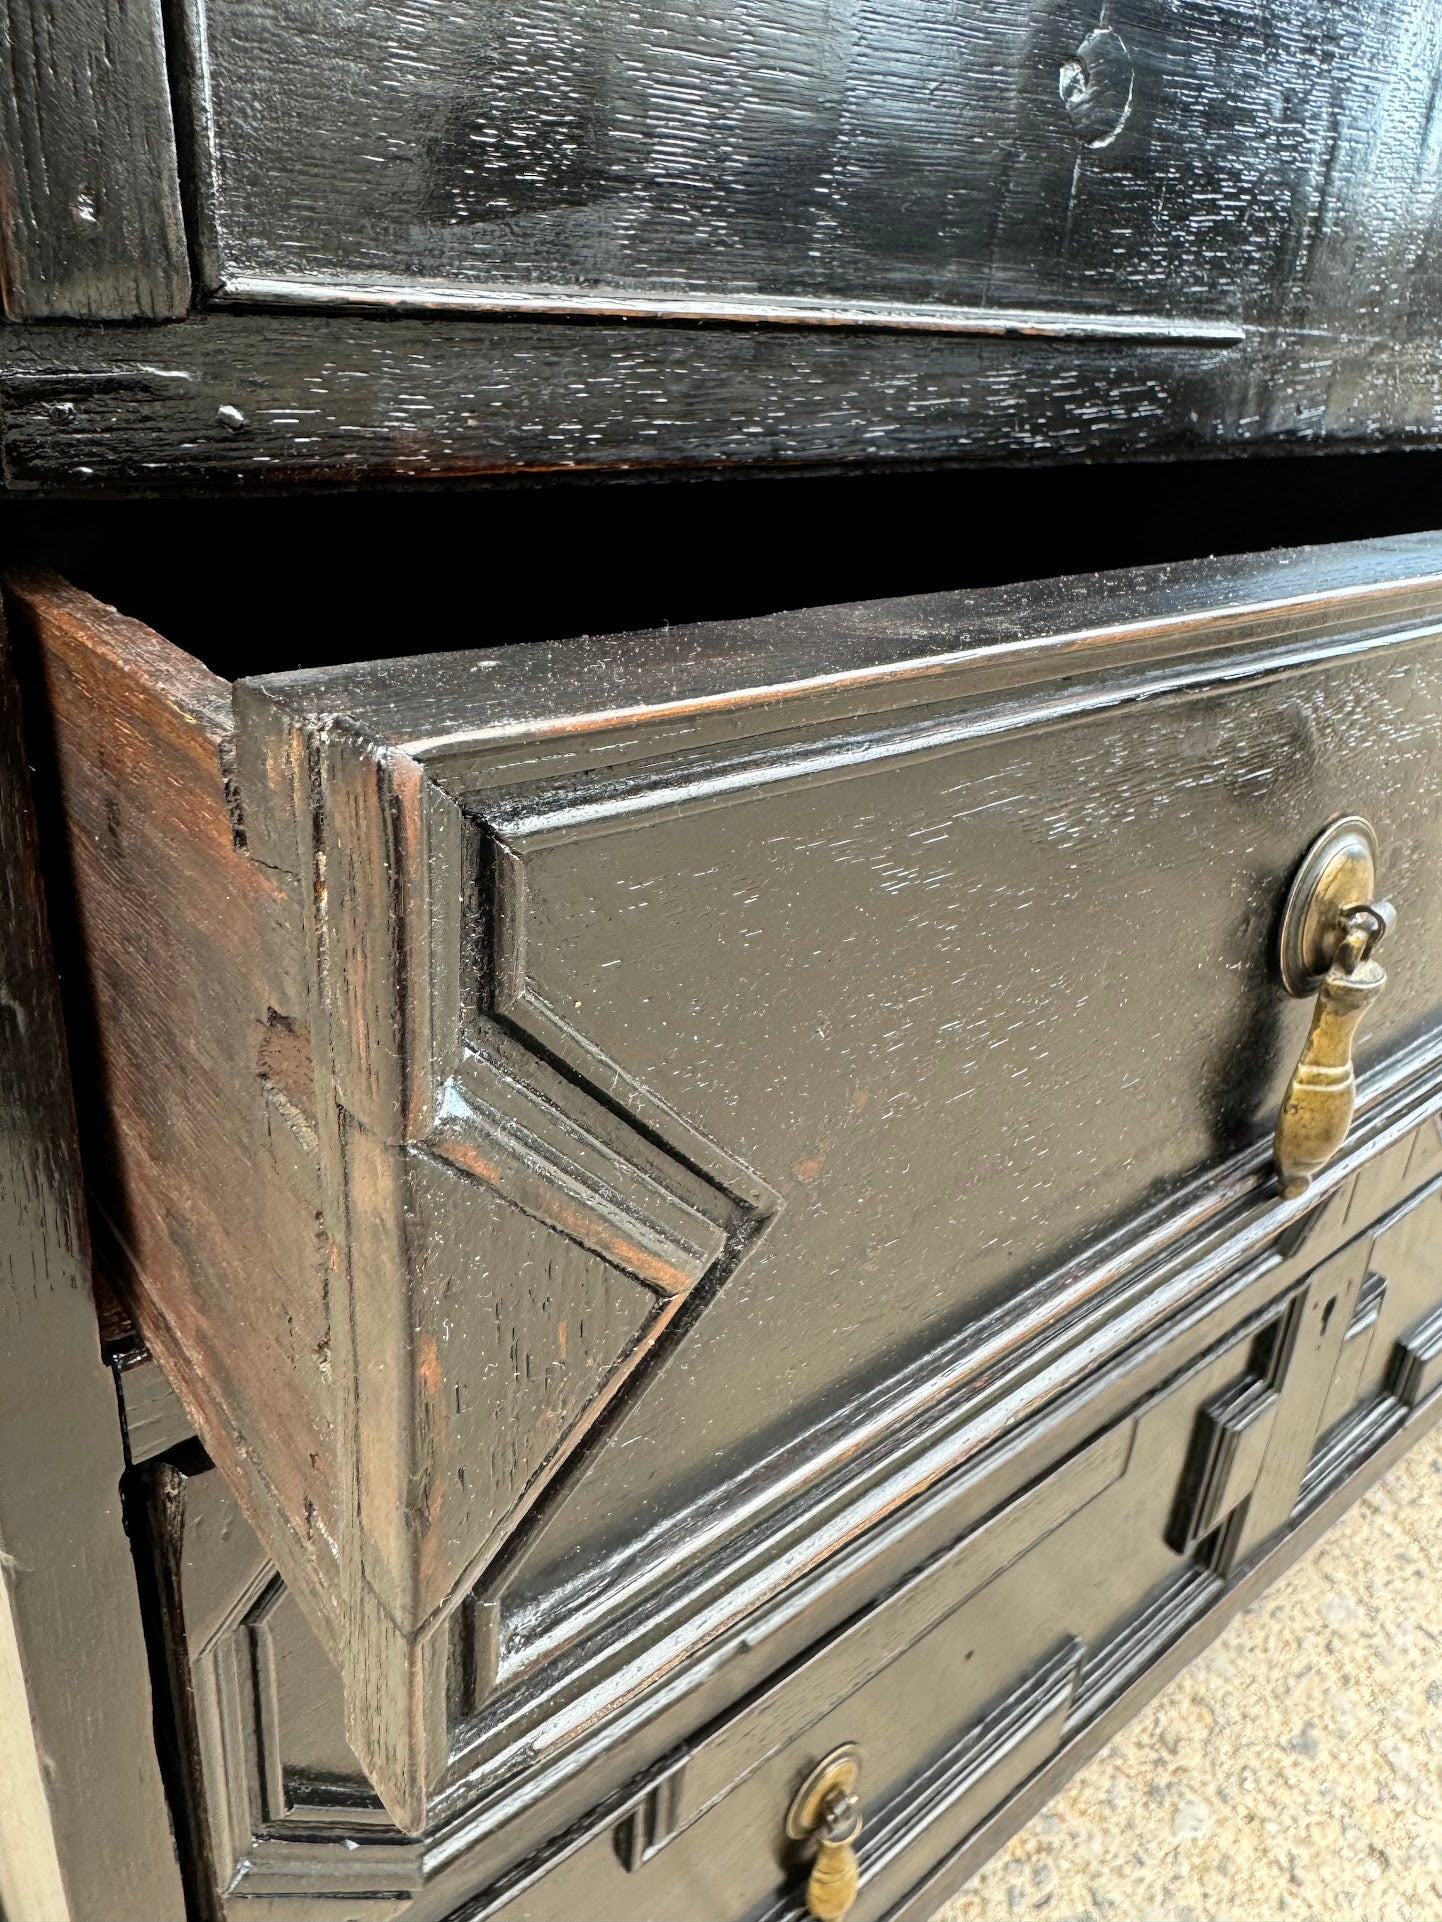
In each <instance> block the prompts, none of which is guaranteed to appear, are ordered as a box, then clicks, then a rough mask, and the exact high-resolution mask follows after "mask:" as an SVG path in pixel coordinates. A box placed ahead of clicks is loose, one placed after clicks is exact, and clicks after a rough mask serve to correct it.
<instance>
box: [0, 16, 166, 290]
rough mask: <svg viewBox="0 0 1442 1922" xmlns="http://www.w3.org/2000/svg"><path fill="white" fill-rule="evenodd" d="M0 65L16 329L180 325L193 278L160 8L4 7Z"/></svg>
mask: <svg viewBox="0 0 1442 1922" xmlns="http://www.w3.org/2000/svg"><path fill="white" fill-rule="evenodd" d="M0 61H3V63H4V68H5V72H6V73H7V75H9V76H11V77H12V82H13V84H9V85H7V86H6V87H5V88H4V89H3V90H0V134H3V139H4V145H5V150H6V153H7V156H8V160H9V165H8V168H7V176H8V177H7V183H6V186H7V191H6V193H5V194H4V196H3V199H0V289H3V294H4V306H5V311H6V313H7V314H8V316H9V318H10V319H11V320H16V321H31V320H59V319H77V320H92V321H94V320H167V319H177V318H179V317H180V316H181V315H182V314H184V313H185V312H186V310H187V308H188V307H189V304H190V267H189V262H188V259H187V254H186V239H185V228H184V220H183V216H182V212H181V204H180V178H179V168H178V162H177V158H176V144H175V134H174V128H173V125H172V118H171V102H170V82H169V77H168V75H167V71H166V61H165V36H164V27H163V24H162V20H161V8H160V0H92V4H87V5H74V4H69V5H68V4H66V0H5V4H4V5H3V6H0ZM22 75H23V76H24V78H23V81H22V79H21V76H22Z"/></svg>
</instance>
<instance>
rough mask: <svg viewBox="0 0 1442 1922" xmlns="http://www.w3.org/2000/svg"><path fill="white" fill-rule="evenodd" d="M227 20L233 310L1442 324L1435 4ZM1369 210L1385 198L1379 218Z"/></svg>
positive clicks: (1129, 325) (212, 133)
mask: <svg viewBox="0 0 1442 1922" xmlns="http://www.w3.org/2000/svg"><path fill="white" fill-rule="evenodd" d="M1097 27H1098V20H1097V16H1096V11H1095V9H1094V8H1092V7H1088V6H1083V5H1080V4H1077V3H1076V0H1046V4H1043V5H1041V6H1022V5H1020V4H1017V0H1004V3H1003V4H990V5H984V4H979V0H934V4H931V5H928V6H925V7H918V6H915V5H902V4H894V3H893V4H878V5H874V6H869V7H862V8H853V9H844V10H841V11H837V10H836V9H835V8H832V7H827V6H825V5H821V4H805V5H802V6H800V7H797V6H795V5H780V4H777V0H744V4H741V5H738V6H734V7H726V8H717V7H707V6H701V5H697V4H694V0H657V3H656V4H652V5H648V6H646V7H644V8H640V9H637V10H635V11H633V12H629V13H628V12H624V11H622V12H617V11H616V10H613V9H606V8H604V7H600V6H584V7H579V8H578V7H575V6H566V5H561V4H557V0H513V4H510V5H508V6H506V7H505V8H503V9H500V10H497V9H493V8H489V7H486V6H484V5H481V4H479V0H448V3H447V4H445V5H440V6H427V7H420V8H415V9H412V10H408V11H403V12H402V13H400V14H397V13H396V12H395V11H394V9H392V8H389V7H385V6H382V5H379V4H375V5H367V6H361V7H353V6H345V5H342V4H339V0H330V3H329V4H322V5H319V6H317V5H314V4H311V5H304V6H302V5H299V4H290V5H287V6H285V7H283V8H282V9H281V10H280V11H279V12H277V10H276V8H275V6H274V4H273V0H268V3H267V4H266V5H265V6H263V7H262V6H260V5H258V4H256V0H250V3H249V4H246V0H238V3H237V4H229V5H226V6H215V5H211V4H208V3H207V0H193V5H192V8H191V13H190V26H189V40H190V57H191V60H192V63H193V71H194V76H195V87H196V93H197V107H196V114H197V121H198V130H197V131H198V140H197V146H198V155H199V160H198V168H199V172H200V176H201V180H202V190H203V193H204V195H205V199H206V203H207V204H206V225H207V233H206V238H205V243H204V244H205V247H206V251H207V255H208V268H207V271H208V276H209V278H210V280H211V282H212V285H213V287H214V289H215V290H216V291H217V292H219V293H220V294H221V295H222V296H223V297H231V298H236V299H246V300H253V299H256V298H261V299H271V300H279V299H287V298H288V299H292V300H296V301H303V302H310V303H315V302H321V301H326V300H330V301H332V302H334V301H341V300H343V301H348V302H350V303H352V304H376V305H407V304H409V305H417V306H427V305H433V306H442V305H447V304H454V305H465V306H474V307H483V306H500V307H510V308H520V309H534V308H536V307H541V308H550V309H551V310H552V311H557V312H576V311H587V310H589V311H592V312H597V311H599V312H606V311H610V312H616V311H622V312H633V313H647V312H670V313H677V314H686V313H688V312H689V313H702V314H705V313H710V314H713V315H722V316H726V317H729V318H732V319H745V318H753V319H755V318H770V319H775V318H786V317H788V316H790V317H792V318H796V319H803V320H804V319H816V318H820V319H824V320H830V321H832V322H845V321H847V320H850V321H852V322H855V323H859V324H864V325H876V324H878V323H879V324H881V325H883V326H884V325H887V324H897V323H898V322H899V323H900V324H902V325H905V324H907V323H908V320H909V321H910V324H914V325H921V326H939V327H947V326H960V327H973V328H979V329H981V330H986V329H988V328H990V329H993V330H996V331H1008V330H1011V331H1027V332H1032V333H1037V334H1046V333H1047V332H1048V331H1054V332H1056V333H1057V334H1059V335H1061V336H1063V337H1067V336H1075V335H1078V334H1081V335H1084V334H1086V333H1087V332H1094V333H1096V334H1099V335H1102V336H1103V337H1104V336H1105V335H1106V334H1107V333H1108V332H1109V331H1110V332H1113V333H1117V334H1125V333H1126V332H1127V331H1128V330H1130V331H1131V332H1132V333H1134V334H1135V333H1140V332H1144V331H1150V332H1151V333H1152V334H1153V336H1154V337H1161V338H1165V337H1167V336H1168V335H1170V336H1172V337H1174V338H1177V339H1181V340H1186V339H1187V338H1188V336H1189V335H1190V336H1191V337H1192V338H1193V339H1198V338H1200V339H1205V338H1206V336H1207V333H1208V323H1212V329H1213V331H1214V333H1216V334H1219V335H1220V336H1221V337H1222V338H1225V337H1226V332H1227V328H1228V325H1230V327H1231V328H1232V329H1233V330H1239V329H1240V328H1242V327H1245V326H1257V325H1267V326H1275V325H1278V324H1282V323H1285V322H1287V321H1290V322H1291V323H1292V324H1294V325H1295V324H1300V325H1302V326H1304V327H1305V326H1310V325H1311V324H1313V323H1314V322H1315V321H1316V320H1317V318H1318V317H1319V314H1320V315H1325V316H1326V317H1327V318H1328V319H1336V320H1338V321H1340V319H1341V317H1342V314H1343V313H1344V312H1346V313H1348V314H1350V316H1351V318H1352V323H1353V324H1354V325H1360V327H1361V328H1362V329H1364V330H1370V329H1371V327H1372V326H1374V325H1380V326H1381V327H1382V329H1383V330H1384V331H1386V332H1388V333H1391V332H1393V331H1394V330H1395V327H1396V324H1397V323H1396V320H1395V318H1394V317H1388V316H1387V312H1386V310H1387V308H1388V306H1389V305H1390V300H1391V296H1390V289H1391V288H1392V287H1395V286H1397V285H1403V284H1405V285H1408V286H1409V287H1410V288H1411V289H1412V290H1413V298H1415V299H1416V300H1417V301H1418V302H1419V303H1420V304H1421V305H1423V306H1425V305H1427V303H1428V301H1429V299H1435V278H1436V260H1435V250H1434V246H1433V242H1432V239H1431V234H1432V231H1433V220H1434V212H1435V200H1436V194H1437V188H1438V176H1437V169H1436V159H1435V153H1434V151H1433V135H1432V114H1433V112H1434V106H1435V101H1434V82H1435V78H1436V75H1437V72H1438V67H1439V61H1442V39H1439V30H1438V25H1437V20H1436V16H1435V11H1434V9H1432V8H1431V7H1430V6H1428V5H1426V4H1425V3H1424V0H1387V4H1384V5H1381V6H1379V5H1377V4H1375V0H1322V4H1312V5H1301V4H1297V0H1264V4H1261V5H1258V4H1256V3H1255V0H1247V3H1246V4H1241V3H1240V0H1206V4H1202V5H1194V6H1189V7H1186V8H1184V9H1178V8H1176V7H1174V6H1172V5H1170V4H1167V3H1166V0H1114V4H1112V5H1110V6H1108V7H1107V9H1106V10H1105V18H1104V28H1105V34H1104V35H1102V34H1098V33H1097V31H1096V29H1097ZM1379 182H1385V183H1386V186H1385V189H1384V191H1383V194H1382V196H1381V197H1380V198H1378V197H1377V196H1376V195H1375V192H1374V190H1375V188H1376V187H1377V185H1378V183H1379Z"/></svg>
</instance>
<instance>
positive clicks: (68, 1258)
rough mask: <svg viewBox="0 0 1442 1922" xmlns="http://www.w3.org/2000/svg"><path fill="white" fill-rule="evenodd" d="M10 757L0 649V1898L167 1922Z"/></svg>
mask: <svg viewBox="0 0 1442 1922" xmlns="http://www.w3.org/2000/svg"><path fill="white" fill-rule="evenodd" d="M26 756H27V748H26V743H25V739H24V737H23V735H22V731H21V720H20V707H19V698H18V693H17V689H16V685H15V680H14V677H13V673H12V670H11V665H10V659H9V655H8V651H7V650H6V648H5V645H4V641H3V636H0V1749H3V1754H0V1902H3V1904H4V1911H5V1915H6V1917H7V1922H93V1919H94V1918H96V1917H100V1916H106V1917H114V1918H115V1919H116V1922H181V1918H182V1915H183V1903H182V1899H181V1891H180V1882H179V1877H178V1873H177V1869H176V1860H175V1849H174V1844H173V1842H172V1839H171V1833H170V1819H169V1814H168V1811H167V1808H166V1801H165V1795H164V1792H163V1789H162V1785H161V1777H160V1768H159V1763H158V1761H157V1757H156V1749H155V1741H154V1735H153V1732H152V1726H151V1689H150V1678H149V1672H148V1660H147V1655H146V1649H145V1643H144V1639H143V1636H142V1632H141V1620H140V1605H139V1600H138V1596H137V1589H136V1576H135V1570H134V1567H133V1565H132V1562H131V1555H130V1547H129V1543H128V1540H127V1537H126V1531H125V1527H124V1524H123V1522H122V1517H121V1505H120V1478H121V1475H122V1473H123V1471H124V1466H125V1462H124V1455H123V1451H122V1446H121V1430H120V1416H119V1410H118V1408H117V1405H116V1399H115V1391H114V1386H113V1383H112V1381H111V1377H110V1371H109V1370H108V1369H107V1368H106V1367H105V1365H104V1363H103V1362H102V1360H101V1355H100V1334H99V1329H98V1326H97V1323H96V1315H95V1303H94V1300H93V1298H92V1295H91V1287H90V1248H89V1241H88V1237H87V1233H86V1223H85V1203H84V1197H83V1191H82V1186H81V1177H80V1165H79V1155H78V1151H77V1147H76V1141H75V1117H74V1112H73V1109H72V1106H71V1093H70V1077H69V1068H68V1065H67V1061H66V1050H65V1041H64V1036H63V1032H62V1029H61V1023H60V1004H59V992H58V988H57V984H56V979H55V970H54V963H53V961H52V958H51V951H50V941H49V935H48V932H47V928H46V920H45V908H44V898H43V893H42V888H41V881H40V873H39V867H38V863H37V851H36V838H35V823H34V817H33V815H32V812H31V803H30V784H29V775H28V772H27V765H26Z"/></svg>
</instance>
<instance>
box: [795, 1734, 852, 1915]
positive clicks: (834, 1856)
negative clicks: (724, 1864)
mask: <svg viewBox="0 0 1442 1922" xmlns="http://www.w3.org/2000/svg"><path fill="white" fill-rule="evenodd" d="M860 1780H861V1750H860V1749H859V1748H857V1746H856V1744H855V1743H854V1742H847V1743H845V1744H843V1746H842V1747H841V1748H838V1749H833V1750H832V1752H831V1753H830V1754H829V1755H827V1756H825V1757H824V1758H823V1759H822V1760H821V1761H820V1762H818V1763H817V1764H816V1767H815V1768H814V1769H812V1771H811V1773H810V1774H809V1775H808V1776H807V1778H806V1780H805V1781H804V1782H803V1783H802V1784H801V1787H800V1788H799V1789H798V1790H797V1791H796V1793H795V1795H794V1796H793V1797H792V1799H791V1807H790V1808H789V1809H788V1810H787V1812H786V1833H787V1834H788V1835H789V1836H790V1837H791V1839H792V1841H793V1842H810V1843H814V1845H815V1854H814V1855H813V1856H812V1859H811V1872H810V1874H809V1875H808V1876H807V1878H806V1912H807V1914H808V1915H814V1916H815V1917H816V1918H817V1922H842V1917H843V1916H845V1915H847V1914H848V1913H849V1911H850V1909H851V1905H852V1903H853V1902H855V1900H856V1892H857V1889H858V1888H859V1887H860V1883H861V1867H860V1864H859V1863H858V1862H857V1860H856V1849H855V1847H854V1844H855V1841H856V1838H857V1836H858V1835H860V1833H861V1802H860V1799H859V1797H858V1796H857V1793H856V1789H857V1784H858V1783H859V1781H860Z"/></svg>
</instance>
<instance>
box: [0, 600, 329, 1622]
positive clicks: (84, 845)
mask: <svg viewBox="0 0 1442 1922" xmlns="http://www.w3.org/2000/svg"><path fill="white" fill-rule="evenodd" d="M10 606H11V608H12V619H13V621H14V625H15V629H16V635H17V645H23V646H24V647H25V648H26V650H27V652H28V653H29V654H30V655H31V656H32V657H33V658H34V660H35V662H36V665H37V670H38V673H39V675H40V676H41V679H42V684H43V687H44V692H45V699H46V702H47V707H48V716H47V718H48V725H49V727H50V729H51V731H52V737H53V744H54V753H55V767H56V774H57V779H58V782H59V786H60V791H61V794H62V797H63V801H64V807H65V818H66V826H67V829H68V833H69V845H70V855H71V865H72V872H73V876H74V886H75V907H76V913H77V916H78V921H79V926H80V931H81V936H82V940H83V942H84V945H85V951H86V958H87V963H88V969H89V984H90V991H91V994H92V997H93V1001H94V1006H95V1017H96V1031H97V1046H98V1069H99V1074H100V1078H101V1086H102V1089H103V1093H104V1116H105V1120H104V1127H105V1129H106V1135H105V1138H104V1139H103V1142H102V1143H100V1144H97V1168H96V1182H97V1185H96V1198H97V1201H98V1203H99V1205H100V1207H101V1209H102V1211H103V1213H104V1216H105V1218H106V1220H107V1223H108V1227H109V1231H110V1234H109V1238H110V1239H111V1241H112V1242H113V1245H114V1248H115V1250H116V1255H117V1260H118V1269H117V1273H116V1276H115V1279H116V1281H117V1284H118V1286H119V1287H120V1289H121V1291H122V1292H123V1294H124V1297H125V1299H126V1302H127V1304H128V1305H129V1306H130V1308H131V1310H132V1312H133V1313H134V1314H135V1316H136V1319H137V1322H138V1323H139V1325H140V1327H141V1329H142V1332H143V1333H144V1335H145V1339H146V1341H147V1343H148V1344H149V1346H150V1348H151V1350H152V1351H153V1352H154V1353H155V1354H156V1355H157V1356H159V1357H160V1358H161V1359H162V1360H163V1361H164V1363H165V1365H166V1368H167V1372H168V1373H169V1375H170V1377H171V1380H172V1381H173V1382H175V1384H176V1385H177V1387H178V1388H179V1389H180V1390H181V1392H182V1394H183V1396H184V1398H185V1400H186V1403H187V1406H188V1407H189V1410H190V1412H191V1415H192V1417H193V1418H194V1419H195V1420H196V1421H197V1423H198V1424H199V1425H200V1426H201V1427H202V1428H203V1430H204V1431H205V1433H206V1434H207V1436H208V1437H209V1438H210V1439H211V1443H212V1446H214V1447H216V1448H217V1449H221V1448H223V1449H224V1450H225V1452H226V1453H227V1454H228V1456H229V1458H230V1460H231V1463H232V1465H233V1468H234V1470H235V1472H236V1473H237V1475H238V1476H239V1477H240V1479H241V1481H242V1482H243V1484H244V1493H245V1496H246V1499H247V1502H248V1505H249V1506H250V1507H251V1510H252V1512H253V1513H257V1514H259V1513H267V1514H268V1513H271V1512H273V1511H274V1510H275V1509H279V1511H280V1512H281V1513H282V1514H283V1515H285V1516H286V1517H287V1518H288V1523H289V1526H288V1527H287V1529H286V1539H285V1542H284V1543H283V1544H282V1545H281V1547H280V1549H279V1553H280V1554H281V1555H282V1556H283V1557H284V1558H285V1560H286V1570H287V1576H288V1578H289V1579H290V1581H291V1582H292V1583H293V1585H295V1586H296V1587H298V1588H300V1589H302V1590H303V1591H304V1592H306V1594H307V1595H308V1596H309V1597H310V1599H311V1601H312V1604H313V1605H314V1606H318V1607H322V1608H332V1609H333V1608H335V1607H336V1606H337V1595H336V1582H335V1578H334V1567H333V1555H334V1551H333V1549H332V1548H331V1546H330V1544H331V1543H333V1542H334V1539H335V1536H336V1531H337V1526H338V1524H337V1521H336V1518H335V1499H336V1497H335V1493H334V1487H333V1469H332V1467H331V1463H332V1458H333V1453H334V1442H333V1429H334V1420H335V1417H334V1391H333V1388H332V1383H331V1368H330V1357H329V1343H330V1328H329V1312H328V1305H327V1291H328V1285H329V1284H328V1261H329V1252H328V1246H327V1242H326V1237H325V1233H324V1230H323V1226H322V1218H321V1198H320V1187H319V1175H318V1172H317V1167H316V1156H317V1149H316V1142H315V1129H314V1122H313V1120H308V1119H307V1117H306V1115H305V1114H304V1113H303V1112H302V1110H301V1109H300V1107H299V1106H297V1105H296V1103H295V1101H294V1099H293V1098H292V1097H291V1095H289V1094H288V1093H287V1092H286V1089H285V1087H282V1086H278V1085H277V1084H276V1083H275V1082H272V1081H271V1080H269V1079H268V1078H267V1076H266V1074H265V1072H264V1069H265V1067H266V1065H267V1063H268V1062H269V1061H271V1060H272V1059H273V1056H274V1039H273V1037H274V1032H275V1021H276V1019H290V1020H294V1021H297V1022H298V1023H299V1024H300V1025H304V1016H305V1008H304V1003H303V1000H301V999H299V997H298V996H297V995H296V994H295V993H291V994H288V993H287V988H286V979H287V977H286V973H285V969H284V966H283V957H284V952H285V950H284V937H285V935H286V932H287V923H288V921H289V920H290V918H291V916H292V905H291V903H290V901H289V899H288V897H287V896H286V894H285V891H284V889H283V888H282V887H281V886H280V884H279V883H278V882H277V880H276V878H275V877H274V875H273V874H271V873H270V872H269V871H268V870H266V869H265V868H263V867H261V866H260V865H259V864H258V863H255V862H252V861H250V860H248V859H247V858H246V857H245V856H244V854H243V853H242V852H240V851H239V850H238V849H237V847H236V845H235V835H234V829H233V825H232V821H231V815H230V811H229V805H228V799H227V792H226V770H225V765H224V743H225V740H226V734H227V730H228V727H229V721H230V708H229V699H228V692H227V689H226V686H225V684H224V683H223V682H220V681H217V680H216V679H215V677H214V676H211V675H208V674H207V673H206V672H205V670H204V669H203V668H201V667H200V666H199V664H198V663H197V662H194V661H190V660H188V659H187V658H186V657H185V656H183V655H179V654H177V653H176V651H175V650H174V649H171V648H168V647H167V646H166V645H165V643H164V642H163V641H161V640H160V639H159V637H158V636H156V635H152V634H150V633H149V632H148V631H147V630H146V629H144V628H142V627H140V626H139V625H138V624H137V623H135V622H128V621H126V620H124V619H122V618H121V617H120V616H119V615H117V614H115V613H114V612H113V611H111V610H107V609H104V608H101V607H100V606H99V605H98V603H95V602H93V601H91V600H90V599H89V597H88V596H85V595H81V594H76V593H72V592H69V591H67V590H65V589H63V588H60V587H59V586H58V585H57V584H53V583H52V584H49V585H44V584H36V585H34V586H33V587H32V588H31V589H30V590H26V589H25V588H23V587H20V586H19V585H18V584H17V585H16V587H15V591H14V592H13V593H12V596H11V599H10ZM272 948H276V949H277V950H278V952H279V953H280V955H281V956H282V964H278V965H277V966H275V967H274V968H272V966H271V961H270V951H271V949H272ZM293 974H294V966H293V964H292V976H293ZM101 1152H104V1153H105V1155H106V1157H107V1159H108V1161H109V1164H110V1165H109V1167H108V1168H107V1169H106V1171H105V1174H104V1176H103V1178H101V1175H100V1167H99V1165H98V1158H99V1155H100V1153H101ZM182 1277H183V1280H182ZM199 1357H203V1358H204V1362H203V1365H202V1366H198V1367H197V1366H194V1365H192V1363H193V1360H194V1359H195V1358H199ZM252 1368H255V1369H256V1370H257V1371H258V1373H259V1374H260V1375H261V1376H263V1377H264V1379H265V1381H266V1383H267V1391H266V1393H265V1395H264V1396H263V1397H259V1398H257V1401H256V1403H255V1405H252V1404H251V1403H250V1401H249V1400H248V1399H247V1398H246V1395H245V1394H244V1392H243V1391H242V1389H241V1388H240V1385H239V1381H240V1377H243V1376H245V1375H246V1374H248V1373H249V1371H250V1370H251V1369H252ZM318 1562H320V1563H325V1562H331V1563H332V1570H331V1573H330V1574H325V1573H323V1572H320V1571H319V1570H318V1569H317V1563H318Z"/></svg>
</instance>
